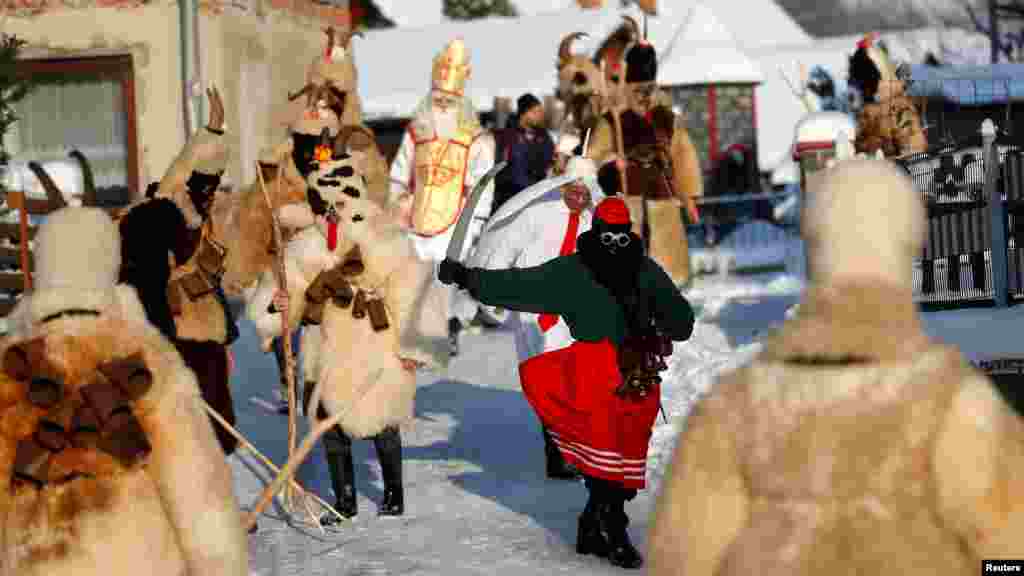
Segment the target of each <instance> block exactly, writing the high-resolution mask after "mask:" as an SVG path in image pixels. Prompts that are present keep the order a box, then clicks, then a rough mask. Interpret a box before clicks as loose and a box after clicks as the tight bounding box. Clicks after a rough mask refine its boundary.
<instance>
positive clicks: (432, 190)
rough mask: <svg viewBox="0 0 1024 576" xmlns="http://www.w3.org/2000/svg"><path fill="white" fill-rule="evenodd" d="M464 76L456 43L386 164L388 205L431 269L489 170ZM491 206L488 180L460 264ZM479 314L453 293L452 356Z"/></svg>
mask: <svg viewBox="0 0 1024 576" xmlns="http://www.w3.org/2000/svg"><path fill="white" fill-rule="evenodd" d="M469 75H470V66H469V52H468V49H467V48H466V46H465V44H463V42H462V40H459V39H456V40H453V41H452V42H450V43H449V44H448V45H447V46H445V49H444V50H443V51H442V52H441V53H440V54H438V55H437V57H435V58H434V65H433V72H432V76H431V78H432V84H431V86H432V89H431V92H430V94H429V95H428V96H427V97H426V98H424V99H423V101H422V102H421V103H420V104H419V105H418V106H417V107H416V110H415V112H414V116H413V120H412V122H410V123H409V127H408V129H407V130H406V131H405V134H404V135H403V136H402V143H401V145H400V146H399V148H398V152H397V154H396V155H395V158H394V160H392V162H391V191H390V195H389V196H390V197H389V201H388V204H389V206H392V207H395V208H397V210H398V211H399V212H400V213H401V214H402V219H403V221H404V224H405V226H406V227H407V228H408V230H409V236H410V237H411V238H412V240H413V245H414V246H415V248H416V254H417V255H418V256H419V257H420V258H421V259H423V260H427V261H430V262H434V263H438V262H440V261H441V260H442V259H444V257H445V252H446V251H447V249H448V243H449V242H450V240H451V237H452V233H453V232H455V222H456V221H457V220H458V218H459V215H460V214H462V209H463V206H464V205H465V199H466V196H467V195H468V194H469V192H470V190H472V189H473V186H474V185H475V184H476V183H477V181H478V180H480V178H482V177H483V175H484V174H486V173H487V171H488V170H490V169H491V167H492V166H494V150H495V143H494V136H493V135H492V134H491V133H490V132H487V131H486V130H484V129H483V128H482V127H481V126H480V121H479V119H478V118H477V112H476V109H475V108H474V107H473V103H472V101H471V100H470V99H469V98H468V97H466V95H465V83H466V80H467V79H468V78H469ZM493 202H494V183H493V182H492V183H490V184H488V185H487V187H486V188H485V189H484V192H483V194H482V195H481V197H480V201H479V203H478V204H477V207H476V212H475V213H474V214H473V221H472V224H471V226H470V231H469V241H467V242H465V244H464V246H463V248H462V257H463V258H465V256H466V254H467V253H468V252H469V247H470V246H472V245H473V239H475V238H477V237H478V236H479V234H480V231H481V230H482V229H483V225H484V223H485V222H486V221H487V218H488V217H489V216H490V212H491V206H492V204H493ZM478 309H479V304H478V303H477V302H475V301H474V300H473V299H472V298H470V297H469V295H468V294H467V293H466V292H465V291H464V290H458V289H453V290H452V295H451V312H450V314H449V317H450V321H449V329H450V333H451V334H450V336H451V342H450V344H451V349H452V353H453V354H454V353H457V352H458V334H459V331H460V330H461V328H462V326H463V325H465V324H468V323H469V322H470V321H471V320H472V319H473V318H474V316H475V315H476V313H477V310H478Z"/></svg>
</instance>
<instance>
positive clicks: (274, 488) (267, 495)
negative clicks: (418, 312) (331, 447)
mask: <svg viewBox="0 0 1024 576" xmlns="http://www.w3.org/2000/svg"><path fill="white" fill-rule="evenodd" d="M382 372H383V370H378V371H377V373H376V375H375V376H374V377H372V378H367V379H366V382H364V383H363V384H362V386H361V387H360V389H359V390H357V391H356V395H355V396H353V399H352V402H351V403H350V404H349V405H347V406H345V407H344V408H343V409H342V410H338V411H337V412H335V413H334V414H332V415H331V416H330V417H329V418H327V419H324V420H320V421H319V422H317V423H316V426H314V427H313V429H312V430H310V432H309V434H307V435H306V437H305V438H303V439H302V444H301V445H300V446H299V447H298V449H297V450H296V451H295V454H292V455H291V456H289V457H288V462H287V463H285V465H284V468H282V469H281V471H280V472H278V474H277V478H274V481H273V482H271V483H270V485H269V486H267V487H266V488H264V490H263V494H261V495H260V499H259V500H258V501H257V502H256V506H255V507H254V508H253V509H252V510H251V511H250V512H249V517H248V519H247V520H246V523H245V527H246V530H250V529H252V528H253V527H254V526H256V519H257V518H258V517H259V515H260V514H262V513H263V510H264V509H265V508H266V507H267V506H268V505H269V504H270V501H271V500H273V499H274V494H276V493H277V492H279V491H280V490H281V488H282V486H283V485H284V484H285V482H288V483H289V484H291V483H293V480H292V479H291V478H292V476H294V475H295V470H296V468H298V467H299V465H300V464H302V461H303V460H305V459H306V456H308V455H309V453H310V451H312V450H313V446H314V445H316V442H317V440H319V439H320V437H321V436H323V435H324V433H326V432H327V431H328V430H330V429H331V428H333V427H334V426H337V425H338V423H339V422H341V420H342V418H344V417H345V416H346V415H348V413H349V412H350V411H351V410H352V407H353V406H354V405H355V401H356V400H358V399H359V398H361V397H362V396H363V394H365V393H366V391H367V390H369V389H370V388H371V387H372V386H373V385H374V384H376V383H377V381H378V380H380V376H381V373H382ZM320 384H321V382H320V381H318V382H317V383H316V386H315V389H314V392H313V394H314V396H318V394H317V392H318V391H319V388H320ZM331 511H332V512H334V513H335V514H337V512H336V511H334V509H333V508H332V509H331Z"/></svg>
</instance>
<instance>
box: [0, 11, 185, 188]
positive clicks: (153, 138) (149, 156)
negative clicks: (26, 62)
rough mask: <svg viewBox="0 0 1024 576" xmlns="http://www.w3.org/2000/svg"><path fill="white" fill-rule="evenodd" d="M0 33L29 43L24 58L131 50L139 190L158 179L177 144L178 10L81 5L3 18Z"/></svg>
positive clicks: (180, 138) (179, 127) (179, 141)
mask: <svg viewBox="0 0 1024 576" xmlns="http://www.w3.org/2000/svg"><path fill="white" fill-rule="evenodd" d="M4 32H6V33H8V34H16V35H17V36H19V37H21V38H22V39H24V40H25V41H26V42H28V45H27V46H26V48H25V50H24V54H25V57H27V58H68V57H81V56H90V55H91V56H100V55H110V54H131V56H132V60H133V63H134V75H135V99H136V108H137V115H138V118H137V122H138V137H139V158H138V162H139V177H140V180H141V182H140V183H139V184H140V189H145V183H148V182H149V181H151V180H153V179H156V178H159V177H160V175H161V174H162V172H163V170H164V169H165V168H166V167H167V165H168V164H169V163H170V162H171V160H172V159H173V157H174V155H175V154H176V153H177V151H178V150H179V149H180V148H181V146H182V142H183V139H184V134H183V131H184V128H183V126H184V119H183V117H182V113H181V106H180V102H181V94H180V93H181V88H180V87H181V81H180V78H181V72H180V68H179V67H180V58H179V54H180V47H179V44H178V9H177V7H176V6H175V5H173V4H151V5H146V6H140V7H135V8H130V9H114V8H98V7H91V8H83V9H67V8H65V9H61V8H59V7H58V8H55V9H53V10H49V11H45V12H42V13H40V14H37V15H33V16H31V17H22V16H13V17H8V18H7V20H6V22H5V23H4Z"/></svg>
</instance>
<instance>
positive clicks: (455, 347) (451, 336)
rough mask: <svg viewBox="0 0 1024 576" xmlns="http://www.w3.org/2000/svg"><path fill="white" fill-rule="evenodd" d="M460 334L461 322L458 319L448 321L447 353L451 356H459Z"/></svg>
mask: <svg viewBox="0 0 1024 576" xmlns="http://www.w3.org/2000/svg"><path fill="white" fill-rule="evenodd" d="M460 332H462V322H460V321H459V319H458V318H449V319H448V352H449V353H450V354H451V355H452V356H458V355H459V333H460Z"/></svg>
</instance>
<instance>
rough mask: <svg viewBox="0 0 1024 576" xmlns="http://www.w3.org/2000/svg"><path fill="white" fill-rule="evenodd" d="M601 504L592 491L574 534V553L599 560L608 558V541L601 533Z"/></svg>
mask: <svg viewBox="0 0 1024 576" xmlns="http://www.w3.org/2000/svg"><path fill="white" fill-rule="evenodd" d="M600 512H601V504H600V501H599V496H598V495H595V494H594V492H593V491H591V492H590V498H589V499H587V507H586V508H584V509H583V514H580V520H579V523H578V529H577V532H576V553H577V554H593V555H595V556H597V557H599V558H606V557H607V556H608V540H607V539H606V538H605V536H604V532H602V531H601V515H600Z"/></svg>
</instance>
